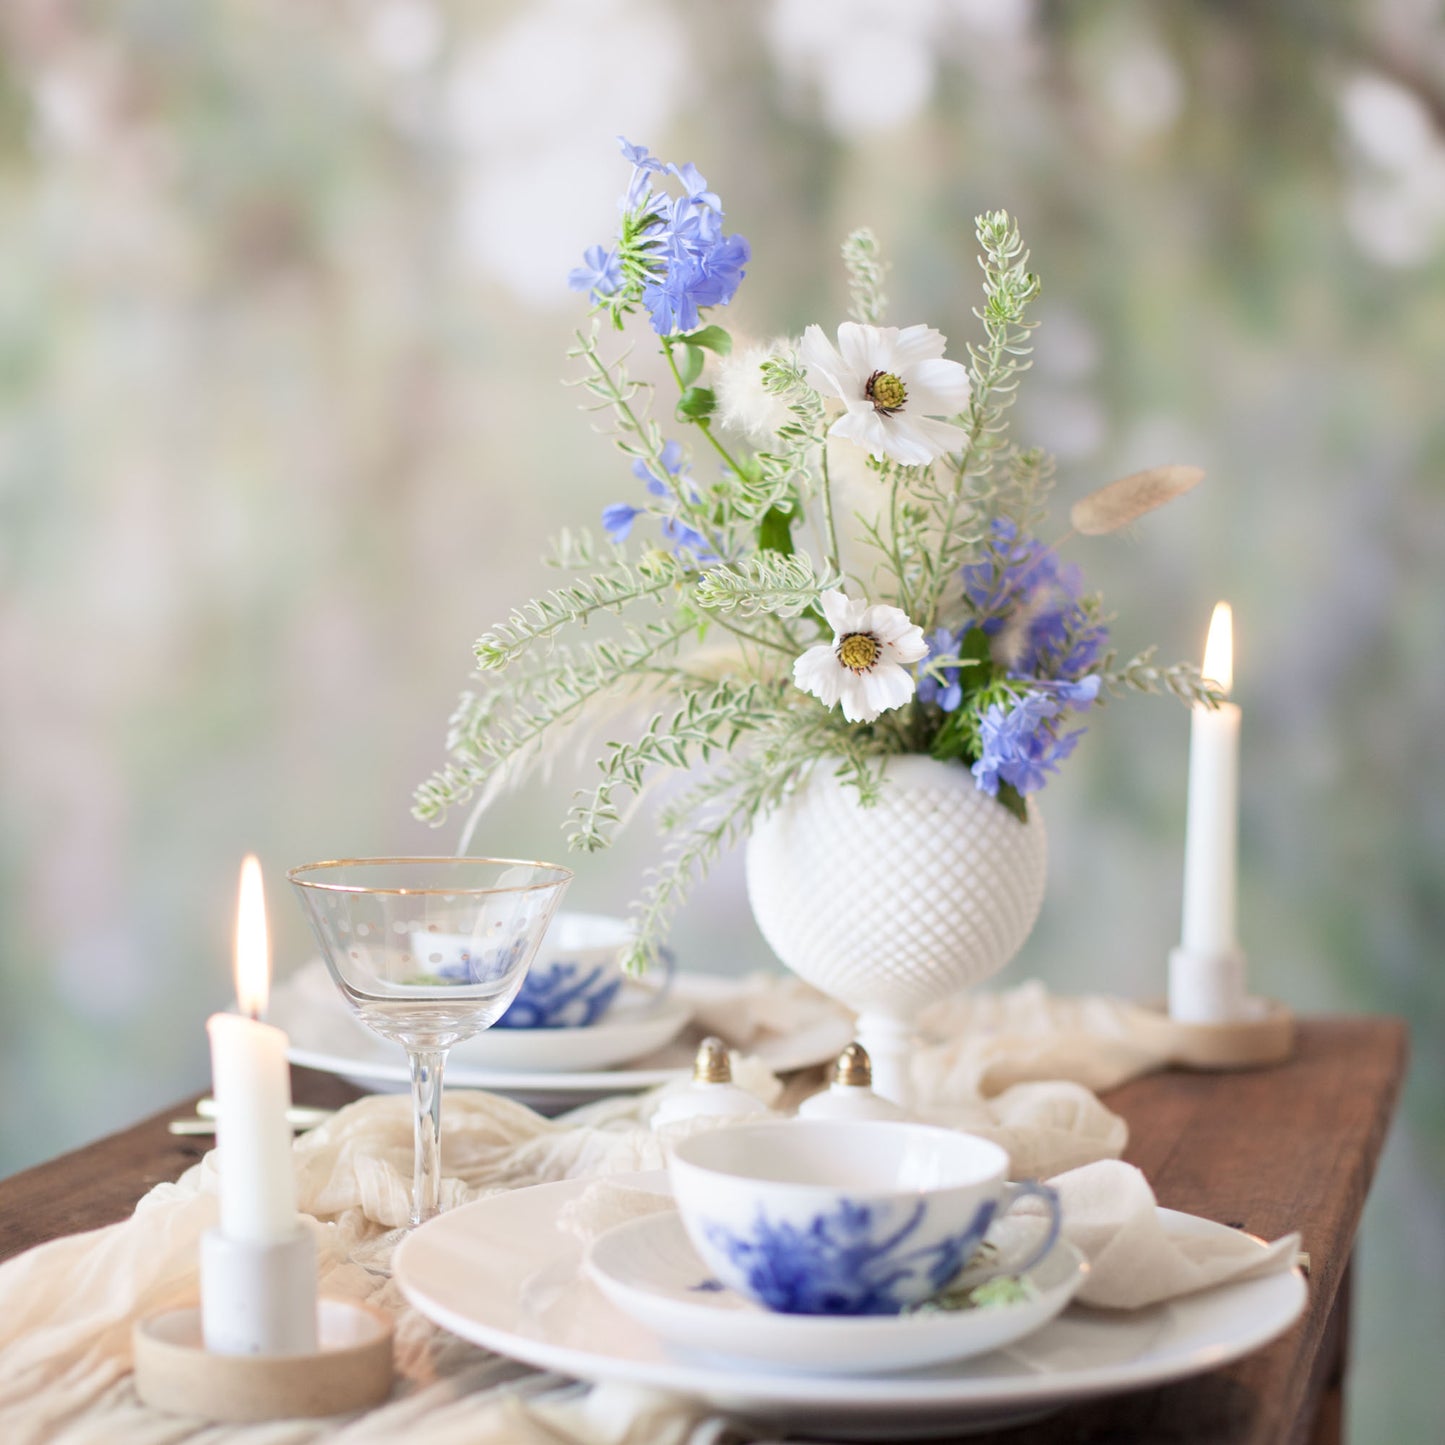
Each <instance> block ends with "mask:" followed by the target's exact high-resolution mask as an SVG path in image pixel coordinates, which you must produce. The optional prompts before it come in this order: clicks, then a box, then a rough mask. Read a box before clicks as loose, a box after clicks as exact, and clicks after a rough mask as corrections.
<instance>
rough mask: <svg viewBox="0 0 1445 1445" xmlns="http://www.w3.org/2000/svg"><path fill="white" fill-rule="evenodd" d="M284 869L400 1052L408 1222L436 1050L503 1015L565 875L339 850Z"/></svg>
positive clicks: (352, 985)
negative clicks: (403, 1059) (406, 1085)
mask: <svg viewBox="0 0 1445 1445" xmlns="http://www.w3.org/2000/svg"><path fill="white" fill-rule="evenodd" d="M287 877H288V878H289V879H290V880H291V883H292V885H293V886H294V888H295V889H296V894H297V897H298V898H299V899H300V900H301V906H302V908H303V909H304V910H305V912H306V917H307V920H308V922H309V923H310V924H311V930H312V932H313V933H314V934H315V935H316V940H317V942H318V943H319V944H320V945H321V954H322V957H323V958H324V959H325V960H326V966H327V968H328V969H330V971H331V976H332V978H334V979H335V980H336V983H337V986H338V987H339V988H340V989H341V992H342V993H343V994H344V995H345V997H346V1001H347V1002H348V1003H349V1004H350V1005H351V1007H352V1009H353V1010H355V1012H356V1014H357V1016H358V1017H359V1018H360V1019H361V1021H362V1023H364V1024H365V1025H366V1026H367V1028H369V1029H371V1030H372V1031H373V1032H375V1033H378V1034H380V1035H381V1036H382V1037H383V1038H387V1039H394V1040H395V1041H396V1042H397V1043H399V1044H401V1046H402V1047H403V1048H404V1049H405V1050H406V1055H407V1059H408V1061H409V1062H410V1065H411V1097H412V1104H413V1107H414V1113H415V1138H416V1153H415V1163H414V1169H413V1175H412V1201H411V1226H412V1227H414V1226H416V1225H418V1224H421V1223H422V1222H423V1221H424V1220H427V1219H430V1218H431V1217H432V1216H433V1215H434V1214H436V1213H437V1212H438V1208H439V1198H440V1192H441V1117H442V1116H441V1106H442V1073H443V1070H444V1068H445V1066H446V1057H447V1051H448V1049H450V1048H451V1046H452V1045H453V1044H455V1043H458V1042H459V1041H460V1040H462V1039H466V1038H470V1037H471V1036H472V1035H473V1034H477V1033H480V1032H481V1031H482V1030H483V1029H485V1028H489V1027H490V1026H491V1025H492V1024H493V1023H495V1022H496V1020H497V1019H498V1018H499V1017H500V1016H501V1015H502V1013H503V1012H505V1010H506V1008H507V1005H508V1004H510V1003H511V1001H512V999H513V998H514V997H515V995H516V993H517V990H518V989H519V988H520V987H521V986H522V979H523V977H524V976H525V975H526V972H527V965H528V964H529V963H531V961H532V956H533V954H535V953H536V951H537V946H538V945H539V944H540V943H541V941H542V935H543V934H544V933H546V931H547V925H548V923H549V922H550V921H551V919H552V915H553V914H554V913H555V912H556V910H557V905H558V903H559V902H560V901H561V899H562V894H563V893H564V892H565V891H566V889H567V885H568V884H569V883H570V882H571V881H572V874H571V873H570V872H569V871H568V870H567V869H566V868H560V867H558V866H556V865H555V864H552V863H525V862H519V861H516V860H514V859H510V858H349V859H344V860H340V861H336V862H328V863H306V864H303V865H302V866H300V867H299V868H293V869H291V871H290V872H289V873H288V874H287ZM405 1232H406V1231H405V1230H396V1231H393V1233H392V1234H391V1235H388V1236H386V1237H385V1238H384V1239H383V1240H381V1241H378V1243H377V1246H376V1247H374V1248H369V1249H368V1251H367V1252H368V1255H369V1261H367V1260H363V1261H361V1262H363V1263H367V1265H368V1268H370V1267H372V1264H373V1263H375V1262H376V1261H378V1260H380V1259H384V1258H389V1254H390V1246H391V1245H393V1244H395V1242H396V1240H397V1239H399V1238H400V1236H401V1235H403V1234H405Z"/></svg>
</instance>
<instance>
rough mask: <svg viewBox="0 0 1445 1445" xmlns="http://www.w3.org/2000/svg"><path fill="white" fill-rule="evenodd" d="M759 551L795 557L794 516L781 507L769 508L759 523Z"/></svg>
mask: <svg viewBox="0 0 1445 1445" xmlns="http://www.w3.org/2000/svg"><path fill="white" fill-rule="evenodd" d="M758 550H759V551H760V552H781V553H782V554H783V555H784V556H785V557H791V556H792V555H793V514H792V513H791V512H785V511H784V510H783V509H782V508H781V507H769V508H768V510H767V511H766V512H764V513H763V520H762V521H761V522H759V523H758Z"/></svg>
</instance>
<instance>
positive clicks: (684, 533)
mask: <svg viewBox="0 0 1445 1445" xmlns="http://www.w3.org/2000/svg"><path fill="white" fill-rule="evenodd" d="M662 536H663V540H664V541H667V542H671V543H672V550H673V551H674V552H681V551H683V550H684V549H686V550H687V551H689V552H691V553H692V555H693V556H694V557H696V558H697V560H698V561H699V562H716V561H718V560H719V558H718V555H717V553H716V552H714V551H713V549H712V548H711V547H710V546H709V545H708V540H707V538H706V537H704V536H703V535H702V533H701V532H699V531H697V530H696V529H695V528H692V527H689V526H688V525H687V523H686V522H680V521H679V520H678V519H677V518H676V517H667V518H664V519H663V523H662Z"/></svg>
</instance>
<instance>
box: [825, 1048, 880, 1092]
mask: <svg viewBox="0 0 1445 1445" xmlns="http://www.w3.org/2000/svg"><path fill="white" fill-rule="evenodd" d="M832 1081H833V1083H835V1084H842V1085H844V1086H845V1087H846V1088H850V1089H871V1088H872V1087H873V1061H872V1059H870V1058H869V1057H868V1050H867V1049H865V1048H864V1047H863V1045H862V1044H859V1043H852V1044H849V1045H848V1047H847V1048H846V1049H844V1050H843V1052H842V1053H841V1054H839V1055H838V1061H837V1063H835V1064H834V1065H833V1080H832Z"/></svg>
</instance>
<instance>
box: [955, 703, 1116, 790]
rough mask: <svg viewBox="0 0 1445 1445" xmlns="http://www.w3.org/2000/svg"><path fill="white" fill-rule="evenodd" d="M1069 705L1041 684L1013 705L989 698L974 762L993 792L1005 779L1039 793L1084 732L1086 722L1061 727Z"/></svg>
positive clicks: (981, 780) (982, 782) (981, 781)
mask: <svg viewBox="0 0 1445 1445" xmlns="http://www.w3.org/2000/svg"><path fill="white" fill-rule="evenodd" d="M1095 682H1096V683H1097V679H1095ZM1097 690H1098V689H1097V687H1095V689H1094V691H1095V692H1096V693H1097ZM1090 701H1092V699H1090ZM1076 705H1078V704H1076ZM1082 705H1084V706H1087V705H1088V704H1087V703H1084V704H1082ZM1066 707H1067V704H1066V703H1065V702H1062V701H1060V700H1059V698H1058V697H1057V696H1050V694H1049V693H1048V692H1045V691H1041V690H1038V689H1031V690H1030V691H1028V692H1026V693H1024V694H1023V696H1022V697H1020V698H1018V700H1017V701H1015V702H1014V704H1013V705H1012V706H1011V707H1010V706H1008V705H1006V704H1005V703H1002V702H993V703H990V704H989V705H988V707H986V708H985V709H984V711H983V715H982V716H981V717H980V719H979V742H980V745H981V747H980V755H979V759H978V761H977V762H976V763H975V764H974V765H973V776H974V778H975V780H976V781H977V783H978V786H979V787H980V788H981V789H982V790H983V791H984V792H985V793H987V794H988V795H989V796H990V797H994V798H996V797H997V796H998V789H999V784H1000V783H1008V784H1010V785H1011V786H1012V787H1014V788H1016V789H1017V790H1018V791H1019V792H1020V793H1036V792H1037V791H1038V790H1039V789H1040V788H1042V787H1043V785H1044V784H1045V783H1046V782H1048V780H1049V775H1050V774H1051V773H1056V772H1057V771H1058V768H1059V764H1060V763H1061V762H1063V760H1064V759H1065V758H1067V757H1068V756H1069V754H1070V753H1072V752H1073V751H1074V749H1075V748H1076V747H1077V746H1078V743H1079V739H1080V738H1081V737H1082V736H1083V735H1084V732H1085V729H1083V728H1075V729H1074V730H1073V731H1072V732H1067V733H1060V732H1059V730H1058V728H1059V720H1060V718H1061V716H1062V715H1063V713H1064V712H1065V709H1066Z"/></svg>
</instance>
